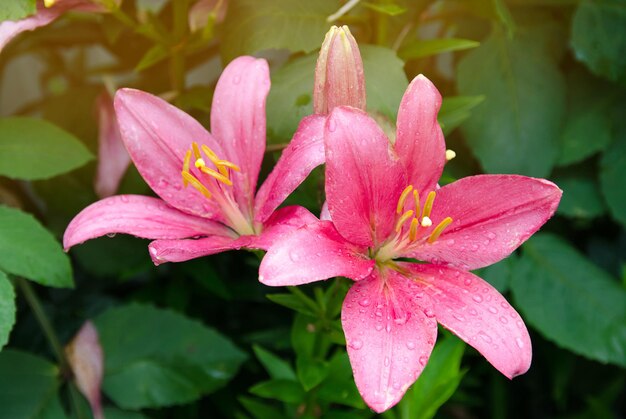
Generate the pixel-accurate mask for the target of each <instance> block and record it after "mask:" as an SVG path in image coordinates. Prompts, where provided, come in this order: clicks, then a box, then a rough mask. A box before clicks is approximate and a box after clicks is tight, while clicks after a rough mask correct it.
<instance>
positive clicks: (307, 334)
mask: <svg viewBox="0 0 626 419" xmlns="http://www.w3.org/2000/svg"><path fill="white" fill-rule="evenodd" d="M315 321H316V318H315V317H311V316H306V315H304V314H299V313H298V314H296V317H295V318H294V320H293V325H292V326H291V346H292V347H293V350H294V352H295V353H296V355H297V356H299V357H300V356H304V357H309V358H310V357H312V356H313V349H314V346H315Z"/></svg>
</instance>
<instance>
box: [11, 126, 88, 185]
mask: <svg viewBox="0 0 626 419" xmlns="http://www.w3.org/2000/svg"><path fill="white" fill-rule="evenodd" d="M92 158H93V155H92V154H91V153H90V152H89V150H87V148H86V147H85V146H84V145H83V144H82V143H81V142H80V141H79V140H78V139H77V138H76V137H74V136H73V135H72V134H70V133H68V132H66V131H64V130H62V129H61V128H59V127H57V126H55V125H53V124H51V123H49V122H47V121H44V120H42V119H36V118H23V117H14V118H4V119H0V175H3V176H8V177H10V178H13V179H24V180H35V179H47V178H50V177H53V176H56V175H59V174H61V173H65V172H69V171H70V170H74V169H76V168H78V167H80V166H82V165H84V164H85V163H87V162H88V161H89V160H91V159H92Z"/></svg>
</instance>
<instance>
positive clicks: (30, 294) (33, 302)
mask: <svg viewBox="0 0 626 419" xmlns="http://www.w3.org/2000/svg"><path fill="white" fill-rule="evenodd" d="M14 279H15V283H16V284H17V286H18V287H19V288H20V290H21V291H22V294H23V295H24V298H25V299H26V302H27V303H28V305H29V306H30V308H31V310H32V311H33V314H34V316H35V319H37V323H39V326H40V327H41V329H42V330H43V333H44V335H46V338H47V339H48V343H49V344H50V347H51V348H52V352H54V356H55V357H56V358H57V361H58V362H59V368H60V370H61V375H62V376H63V377H67V376H70V375H71V373H72V368H71V367H70V364H69V362H68V360H67V358H66V357H65V351H64V350H63V346H62V345H61V341H59V338H58V337H57V335H56V332H55V331H54V327H52V323H50V320H49V319H48V316H47V315H46V312H45V311H44V309H43V306H42V305H41V302H40V301H39V298H38V297H37V294H36V293H35V290H33V287H32V286H31V285H30V282H29V281H28V280H26V279H24V278H20V277H15V278H14ZM69 392H70V399H71V401H72V410H74V413H75V415H76V417H77V418H78V419H83V418H85V415H83V412H82V409H81V407H80V400H79V396H78V393H77V391H76V388H75V387H74V384H73V383H72V382H69Z"/></svg>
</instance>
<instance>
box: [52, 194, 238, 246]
mask: <svg viewBox="0 0 626 419" xmlns="http://www.w3.org/2000/svg"><path fill="white" fill-rule="evenodd" d="M115 233H123V234H132V235H133V236H137V237H143V238H146V239H182V238H186V237H194V236H203V235H207V234H218V235H222V236H225V235H228V234H230V230H229V229H227V228H226V227H224V226H223V225H222V224H220V223H216V222H214V221H211V220H207V219H204V218H200V217H196V216H193V215H189V214H186V213H184V212H181V211H178V210H177V209H175V208H172V207H170V206H169V205H167V204H166V203H165V202H163V201H161V200H160V199H157V198H150V197H147V196H141V195H118V196H112V197H109V198H105V199H103V200H101V201H98V202H95V203H93V204H91V205H90V206H88V207H87V208H85V209H83V210H82V211H81V212H80V213H79V214H78V215H77V216H76V217H74V219H73V220H72V221H71V222H70V224H69V225H68V226H67V228H66V229H65V234H64V236H63V247H64V248H65V250H68V249H69V248H70V247H72V246H74V245H76V244H79V243H82V242H84V241H86V240H89V239H93V238H96V237H101V236H104V235H105V234H115Z"/></svg>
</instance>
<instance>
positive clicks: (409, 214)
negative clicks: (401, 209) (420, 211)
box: [396, 194, 413, 233]
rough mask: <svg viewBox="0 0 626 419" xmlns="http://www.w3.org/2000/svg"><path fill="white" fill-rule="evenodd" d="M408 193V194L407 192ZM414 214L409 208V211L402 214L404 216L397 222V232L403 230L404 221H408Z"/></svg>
mask: <svg viewBox="0 0 626 419" xmlns="http://www.w3.org/2000/svg"><path fill="white" fill-rule="evenodd" d="M407 195H408V194H407ZM412 216H413V210H408V211H407V212H405V213H404V214H402V217H400V219H399V220H398V222H397V223H396V232H397V233H399V232H400V230H402V226H403V225H404V223H406V221H407V220H408V219H409V218H411V217H412Z"/></svg>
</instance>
